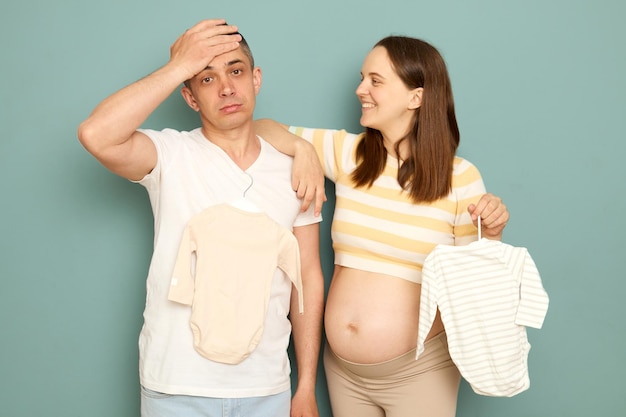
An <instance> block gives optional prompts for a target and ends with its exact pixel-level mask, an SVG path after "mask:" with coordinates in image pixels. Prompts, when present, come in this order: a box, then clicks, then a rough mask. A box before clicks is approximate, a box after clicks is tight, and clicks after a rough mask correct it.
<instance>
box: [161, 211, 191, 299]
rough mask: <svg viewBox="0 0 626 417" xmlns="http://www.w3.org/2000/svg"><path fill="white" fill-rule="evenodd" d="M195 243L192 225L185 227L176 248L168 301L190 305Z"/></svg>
mask: <svg viewBox="0 0 626 417" xmlns="http://www.w3.org/2000/svg"><path fill="white" fill-rule="evenodd" d="M196 250H197V247H196V241H195V239H194V238H193V223H190V224H188V225H187V227H185V231H184V232H183V237H182V239H181V241H180V246H179V247H178V255H177V257H176V263H175V265H174V271H173V273H172V279H171V281H170V290H169V294H168V299H169V300H170V301H175V302H177V303H181V304H185V305H191V304H192V302H193V295H194V287H195V286H194V276H193V274H192V267H193V258H194V255H195V253H196Z"/></svg>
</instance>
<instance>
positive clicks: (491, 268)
mask: <svg viewBox="0 0 626 417" xmlns="http://www.w3.org/2000/svg"><path fill="white" fill-rule="evenodd" d="M548 302H549V300H548V295H547V293H546V292H545V290H544V288H543V286H542V284H541V278H540V276H539V272H538V271H537V267H536V266H535V263H534V262H533V260H532V258H531V257H530V255H529V253H528V251H527V249H526V248H521V247H513V246H511V245H508V244H505V243H502V242H499V241H494V240H488V239H480V240H478V241H476V242H474V243H471V244H469V245H467V246H449V245H439V246H437V247H436V248H435V249H434V250H433V251H432V252H431V253H430V254H429V255H428V257H427V258H426V261H425V262H424V268H423V270H422V293H421V305H420V316H419V332H418V341H417V356H418V357H419V355H420V354H421V353H422V352H423V351H424V342H425V338H426V335H427V334H428V332H429V330H430V328H431V325H432V323H433V320H434V318H435V315H436V312H437V307H439V310H440V312H441V318H442V320H443V323H444V326H445V329H446V333H447V338H448V345H449V350H450V356H451V357H452V360H453V361H454V363H455V365H456V366H457V367H458V369H459V371H460V372H461V375H462V376H463V378H465V380H467V382H468V383H469V384H470V385H471V387H472V389H473V390H474V392H476V393H478V394H481V395H488V396H507V397H510V396H513V395H516V394H518V393H520V392H522V391H525V390H526V389H528V388H529V386H530V379H529V376H528V363H527V359H528V352H529V351H530V344H529V343H528V339H527V336H526V326H531V327H534V328H541V326H542V325H543V321H544V318H545V315H546V313H547V310H548Z"/></svg>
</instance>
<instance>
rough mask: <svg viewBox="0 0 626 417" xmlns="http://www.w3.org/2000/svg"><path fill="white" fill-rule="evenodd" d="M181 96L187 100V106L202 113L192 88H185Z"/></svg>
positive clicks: (181, 91)
mask: <svg viewBox="0 0 626 417" xmlns="http://www.w3.org/2000/svg"><path fill="white" fill-rule="evenodd" d="M180 94H181V95H182V96H183V99H185V102H186V103H187V105H188V106H189V107H191V108H192V109H193V111H195V112H197V111H200V107H199V106H198V103H196V98H195V97H194V96H193V92H192V91H191V88H189V87H187V86H184V87H183V88H181V90H180Z"/></svg>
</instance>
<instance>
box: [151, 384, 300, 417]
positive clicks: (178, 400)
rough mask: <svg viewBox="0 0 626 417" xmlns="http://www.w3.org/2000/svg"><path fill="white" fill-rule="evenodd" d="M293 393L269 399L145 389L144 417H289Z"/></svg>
mask: <svg viewBox="0 0 626 417" xmlns="http://www.w3.org/2000/svg"><path fill="white" fill-rule="evenodd" d="M290 409H291V392H290V391H289V390H287V391H285V392H282V393H280V394H275V395H269V396H266V397H249V398H208V397H194V396H190V395H170V394H163V393H160V392H155V391H152V390H149V389H147V388H144V387H141V417H289V412H290Z"/></svg>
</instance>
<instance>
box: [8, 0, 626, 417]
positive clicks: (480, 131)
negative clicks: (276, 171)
mask: <svg viewBox="0 0 626 417" xmlns="http://www.w3.org/2000/svg"><path fill="white" fill-rule="evenodd" d="M625 16H626V3H624V2H623V1H619V0H594V1H591V0H586V1H583V0H543V1H538V0H527V1H495V0H494V1H452V0H441V1H429V2H425V1H419V0H386V1H378V2H370V1H365V0H360V1H356V0H345V1H341V0H317V1H307V2H299V1H296V0H292V1H287V0H276V1H271V0H267V1H259V0H257V1H245V0H242V1H237V2H226V1H224V2H216V1H199V0H178V1H164V0H152V1H148V0H107V1H90V0H81V1H78V0H64V1H49V0H24V1H20V2H17V1H12V2H9V1H4V2H2V3H1V4H0V39H2V43H1V45H0V60H1V63H2V64H1V66H0V73H1V77H0V103H1V108H0V132H2V135H1V137H0V338H1V339H0V340H1V342H0V385H1V386H0V416H6V417H35V416H37V417H38V416H59V417H61V416H62V417H73V416H77V417H78V416H80V417H84V416H90V417H100V416H102V417H111V416H115V417H131V416H137V415H138V412H139V386H138V383H139V382H138V376H137V367H138V363H137V362H138V353H137V336H138V333H139V330H140V327H141V324H142V310H143V304H144V296H145V276H146V273H147V268H148V264H149V260H150V255H151V245H152V215H151V211H150V207H149V203H148V198H147V195H146V193H145V190H144V189H143V188H142V187H140V186H137V185H134V184H131V183H130V182H128V181H126V180H123V179H121V178H118V177H116V176H114V175H113V174H111V173H109V172H108V171H106V170H105V169H104V168H103V167H101V166H100V165H99V164H98V163H97V162H96V161H95V160H94V159H93V158H92V157H91V156H90V155H88V154H87V152H85V151H84V149H83V148H82V147H81V146H80V144H79V143H78V141H77V139H76V128H77V126H78V124H79V123H80V122H81V121H82V120H83V119H84V118H85V117H87V115H88V114H89V113H90V111H91V110H92V109H93V107H94V106H95V105H96V104H97V103H98V102H99V101H100V100H102V99H103V98H104V97H105V96H107V95H108V94H110V93H112V92H113V91H115V90H117V89H119V88H121V87H122V86H124V85H126V84H128V83H131V82H133V81H135V80H136V79H138V78H140V77H142V76H144V75H146V74H148V73H149V72H151V71H153V70H154V69H156V68H157V67H159V66H160V65H162V64H164V63H165V62H166V60H167V59H168V56H169V46H170V45H171V43H172V42H173V41H174V40H175V39H176V38H177V37H178V35H179V34H180V33H182V32H183V31H184V30H185V29H186V28H188V27H189V26H191V25H193V24H194V23H196V22H197V21H199V20H201V19H204V18H210V17H224V18H226V19H228V20H229V22H231V23H235V24H237V25H239V27H240V29H241V31H242V32H243V33H244V34H245V35H246V37H247V38H248V40H249V42H250V44H251V46H252V48H253V51H254V53H255V57H256V60H257V63H258V65H259V66H260V67H261V68H262V69H263V71H264V80H263V81H264V83H263V88H262V92H261V95H260V96H259V99H258V106H257V112H256V116H257V117H272V118H275V119H278V120H280V121H282V122H285V123H289V124H296V125H304V126H312V127H313V126H314V127H332V128H347V129H348V130H351V131H359V129H360V127H359V125H358V116H359V106H358V102H357V100H356V98H355V95H354V90H355V88H356V86H357V84H358V82H359V70H360V65H361V61H362V59H363V57H364V56H365V54H366V53H367V51H368V50H369V49H370V48H371V46H372V45H373V44H374V43H375V42H376V41H377V40H378V39H379V38H381V37H383V36H386V35H389V34H404V35H410V36H416V37H421V38H424V39H426V40H428V41H430V42H432V43H433V44H434V45H435V46H437V47H438V48H439V49H440V51H441V52H442V54H443V55H444V57H445V59H446V61H447V63H448V66H449V70H450V75H451V77H452V83H453V88H454V91H455V99H456V105H457V112H458V113H457V115H458V119H459V123H460V127H461V132H462V138H461V143H462V145H461V148H460V151H459V153H460V154H461V155H462V156H464V157H466V158H468V159H469V160H471V161H472V162H474V163H475V164H476V165H477V166H478V167H479V168H480V170H481V172H482V174H483V176H484V179H485V182H486V185H487V187H488V189H489V190H490V191H491V192H493V193H495V194H498V195H500V196H501V197H502V198H503V199H504V201H505V202H506V204H507V206H508V207H509V210H510V212H511V221H510V223H509V225H508V227H507V229H506V231H505V240H506V241H507V242H508V243H511V244H513V245H517V246H525V247H527V248H528V249H529V250H530V253H531V255H532V256H533V258H534V259H535V262H536V263H537V266H538V268H539V270H540V272H541V275H542V278H543V283H544V286H545V288H546V289H547V291H548V293H549V294H550V296H551V304H550V310H549V312H548V315H547V318H546V321H545V324H544V327H543V329H541V330H533V329H529V339H530V342H531V344H532V350H531V352H530V358H529V369H530V376H531V387H530V389H529V390H528V391H526V392H524V393H522V394H520V395H518V396H515V397H513V398H488V397H482V396H479V395H477V394H474V393H473V391H472V390H471V388H470V387H469V386H468V385H467V384H465V383H464V384H463V385H462V388H461V393H460V398H459V406H458V416H460V417H471V416H480V417H489V416H507V417H514V416H519V417H534V416H536V417H543V416H568V417H582V416H623V415H626V399H625V398H626V382H625V381H624V374H625V372H626V360H625V359H624V356H625V353H626V326H625V325H624V319H625V318H626V317H625V316H626V314H625V313H624V307H623V305H624V293H626V280H625V278H626V273H625V272H624V259H625V256H624V252H625V249H626V248H625V245H624V238H623V237H624V234H625V233H626V225H625V223H626V222H625V220H624V213H626V196H625V192H624V191H625V186H624V180H625V179H626V176H625V175H624V162H623V161H624V157H625V150H626V145H625V140H624V139H625V134H624V120H625V116H624V114H625V110H626V105H625V104H624V97H625V96H626V81H625V79H626V77H624V74H626V52H625V46H624V45H625V42H626V25H624V17H625ZM196 117H197V116H196V114H195V113H193V112H191V111H190V110H188V109H187V108H186V106H185V105H184V102H183V101H182V99H181V98H180V96H179V95H178V94H175V95H173V96H172V97H171V98H170V99H168V100H167V101H166V102H165V103H164V104H163V106H162V107H161V108H160V109H159V110H158V111H157V112H156V113H154V115H153V116H152V117H151V118H150V119H149V120H148V121H147V122H146V126H149V127H152V128H162V127H166V126H169V127H175V128H179V129H189V128H193V127H195V126H197V124H198V120H197V119H196ZM329 197H331V198H330V199H329V202H328V203H327V205H326V207H325V209H324V215H325V217H326V220H325V222H324V224H323V230H322V233H323V235H322V242H321V244H322V253H323V261H324V272H325V275H326V279H327V280H328V279H329V278H330V271H331V269H332V252H331V250H330V238H329V232H328V230H329V225H330V218H331V215H332V203H333V199H332V187H329ZM318 394H319V407H320V412H321V415H322V416H330V415H331V414H330V408H329V405H328V399H327V398H328V397H327V392H326V385H325V383H324V375H323V373H322V370H321V368H320V374H319V382H318ZM355 417H358V416H355Z"/></svg>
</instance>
